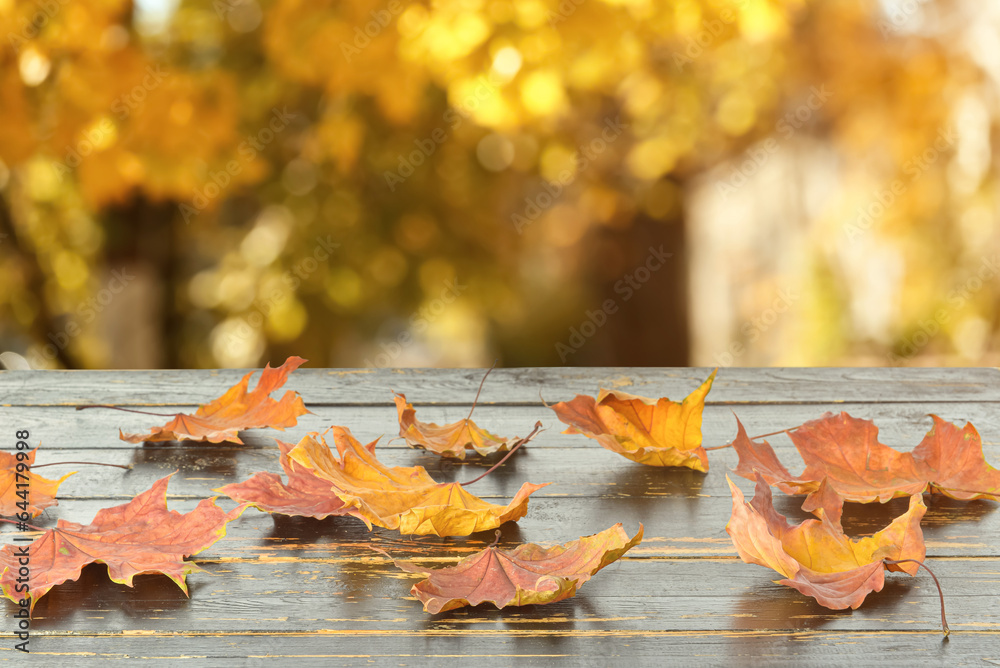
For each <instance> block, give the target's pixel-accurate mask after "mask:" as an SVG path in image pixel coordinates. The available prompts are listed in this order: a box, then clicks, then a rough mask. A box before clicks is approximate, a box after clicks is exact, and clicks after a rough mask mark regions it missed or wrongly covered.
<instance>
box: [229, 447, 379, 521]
mask: <svg viewBox="0 0 1000 668" xmlns="http://www.w3.org/2000/svg"><path fill="white" fill-rule="evenodd" d="M305 438H306V439H312V436H306V437H305ZM275 440H277V439H275ZM277 443H278V448H279V449H280V450H281V468H282V469H284V471H285V474H286V475H287V476H288V484H287V485H286V484H285V483H283V482H282V481H281V476H279V475H276V474H274V473H257V474H254V476H253V477H252V478H250V479H249V480H245V481H243V482H240V483H233V484H231V485H226V486H225V487H220V488H219V489H215V490H212V491H214V492H219V493H220V494H225V495H226V496H228V497H229V498H231V499H233V500H234V501H238V502H240V503H248V504H250V505H251V506H254V507H255V508H257V509H258V510H263V511H264V512H266V513H278V514H279V515H292V516H296V517H312V518H315V519H318V520H321V519H323V518H325V517H330V516H338V515H351V516H353V517H357V518H358V519H361V520H363V519H364V517H363V516H362V515H361V513H360V512H359V511H358V510H357V509H356V508H352V507H349V506H345V505H344V502H343V501H341V500H340V497H338V496H337V495H336V494H335V493H334V492H333V491H332V490H331V488H330V483H329V482H327V481H326V480H324V479H323V478H320V477H319V476H317V475H315V474H314V473H313V472H312V471H310V470H309V469H307V468H305V467H304V466H302V465H301V464H297V463H296V462H294V461H293V460H291V459H289V458H288V453H289V452H290V451H291V450H292V448H293V447H294V446H293V445H292V444H290V443H285V442H283V441H277ZM374 445H375V444H374V443H372V444H371V445H370V446H369V447H372V448H373V447H374Z"/></svg>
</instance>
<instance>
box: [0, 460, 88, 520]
mask: <svg viewBox="0 0 1000 668" xmlns="http://www.w3.org/2000/svg"><path fill="white" fill-rule="evenodd" d="M22 452H23V451H22ZM37 453H38V448H35V449H34V450H32V451H31V452H27V453H25V454H26V455H27V457H26V458H25V460H24V461H23V462H18V461H17V456H16V455H13V454H10V453H8V452H0V490H3V492H2V494H0V515H3V516H4V517H15V516H16V515H19V514H20V513H24V512H26V513H28V514H29V515H30V516H31V517H38V516H39V515H41V514H42V511H43V510H45V509H46V508H48V507H50V506H55V505H58V503H59V502H58V501H56V492H57V491H59V485H61V484H62V483H63V481H64V480H66V478H68V477H70V476H71V475H73V473H76V472H75V471H74V472H73V473H67V474H66V475H64V476H63V477H61V478H59V480H49V479H48V478H43V477H42V476H40V475H37V474H35V473H32V472H31V470H30V469H31V466H32V465H33V464H34V463H35V454H37ZM19 463H21V464H24V465H25V466H26V467H27V469H28V470H24V471H21V472H18V470H17V465H18V464H19ZM22 468H25V467H22ZM18 476H20V477H18ZM19 483H20V484H21V485H22V486H21V487H18V486H17V485H18V484H19ZM25 485H27V486H25Z"/></svg>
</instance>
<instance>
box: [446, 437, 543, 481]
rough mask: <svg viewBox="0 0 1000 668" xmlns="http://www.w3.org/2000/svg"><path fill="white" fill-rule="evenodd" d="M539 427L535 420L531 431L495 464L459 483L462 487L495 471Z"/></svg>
mask: <svg viewBox="0 0 1000 668" xmlns="http://www.w3.org/2000/svg"><path fill="white" fill-rule="evenodd" d="M541 428H542V423H541V422H536V423H535V428H534V429H532V430H531V433H530V434H528V435H527V436H525V437H524V438H522V439H521V440H519V441H518V442H517V443H515V444H514V447H513V448H511V449H510V452H508V453H507V454H506V455H504V457H503V459H501V460H500V461H498V462H497V463H496V464H494V465H493V466H491V467H490V468H488V469H487V470H486V472H485V473H483V474H482V475H481V476H478V477H476V478H473V479H472V480H468V481H466V482H463V483H461V485H462V487H465V486H466V485H471V484H472V483H474V482H479V481H480V480H482V479H483V478H485V477H486V476H488V475H489V474H491V473H493V471H495V470H496V469H498V468H499V467H500V466H501V465H502V464H503V463H504V462H505V461H507V459H508V458H510V456H511V455H512V454H514V453H515V452H517V449H518V448H520V447H521V446H522V445H524V444H525V443H527V442H528V441H530V440H531V439H532V438H534V437H535V434H537V433H538V430H539V429H541Z"/></svg>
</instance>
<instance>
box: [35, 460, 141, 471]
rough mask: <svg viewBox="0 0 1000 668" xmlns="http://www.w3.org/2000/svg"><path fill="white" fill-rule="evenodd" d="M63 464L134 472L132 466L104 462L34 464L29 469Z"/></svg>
mask: <svg viewBox="0 0 1000 668" xmlns="http://www.w3.org/2000/svg"><path fill="white" fill-rule="evenodd" d="M63 464H73V465H74V466H84V465H87V466H114V467H115V468H119V469H126V470H128V471H131V470H132V467H131V466H126V465H125V464H104V463H102V462H52V463H50V464H32V465H31V466H30V467H29V468H32V469H40V468H42V467H43V466H62V465H63Z"/></svg>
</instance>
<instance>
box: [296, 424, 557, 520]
mask: <svg viewBox="0 0 1000 668" xmlns="http://www.w3.org/2000/svg"><path fill="white" fill-rule="evenodd" d="M536 430H537V427H536ZM330 431H332V432H333V439H334V443H335V444H336V446H337V452H338V454H339V455H340V458H339V459H338V458H337V456H336V455H334V454H333V452H331V450H330V447H329V446H328V445H327V444H326V442H325V440H324V439H323V438H322V437H321V436H318V435H313V436H316V437H312V436H310V437H306V438H304V439H302V440H301V441H300V442H299V444H298V445H296V446H295V448H294V449H293V450H292V451H291V452H289V453H288V456H289V458H291V459H292V460H294V461H296V462H297V463H299V464H301V465H302V466H304V467H306V468H307V469H310V470H311V471H312V472H313V473H314V474H315V475H316V476H318V477H320V478H322V479H324V480H326V481H327V482H328V483H329V485H330V487H331V489H332V491H333V493H334V494H336V495H337V496H338V497H339V498H340V499H341V500H342V501H343V502H344V504H345V505H346V506H348V507H350V508H356V509H357V510H358V512H359V513H360V515H361V518H362V519H363V520H364V522H365V524H367V525H368V527H369V528H371V526H372V525H373V524H374V525H376V526H380V527H385V528H387V529H399V531H400V533H403V534H415V535H428V534H434V535H437V536H467V535H469V534H471V533H475V532H476V531H485V530H488V529H495V528H496V527H498V526H500V525H501V524H503V523H504V522H508V521H514V520H518V519H520V518H522V517H524V515H525V514H526V513H527V512H528V497H529V496H530V495H531V494H532V493H533V492H535V491H537V490H539V489H541V488H542V487H545V486H546V485H547V484H550V483H546V484H544V485H534V484H532V483H527V482H526V483H524V484H523V485H522V486H521V489H519V490H518V492H517V494H515V495H514V499H513V500H512V501H511V502H510V503H509V504H508V505H507V506H498V505H494V504H492V503H487V502H486V501H483V500H482V499H480V498H478V497H476V496H473V495H472V494H470V493H469V492H467V491H465V488H464V487H463V486H462V485H461V484H460V483H457V482H453V483H438V482H435V481H434V480H433V479H432V478H431V477H430V476H429V475H428V474H427V471H426V470H425V469H424V467H422V466H412V467H401V466H395V467H388V466H386V465H385V464H383V463H382V462H380V461H378V459H376V457H375V443H374V442H373V443H371V444H369V445H368V446H367V447H365V446H362V445H361V444H360V443H359V442H358V441H357V440H356V439H355V438H354V437H353V436H352V435H351V432H350V431H349V430H348V429H346V428H344V427H331V428H330ZM532 433H534V432H532ZM526 438H530V436H529V437H526ZM523 440H526V439H522V441H523ZM376 442H377V441H376Z"/></svg>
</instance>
